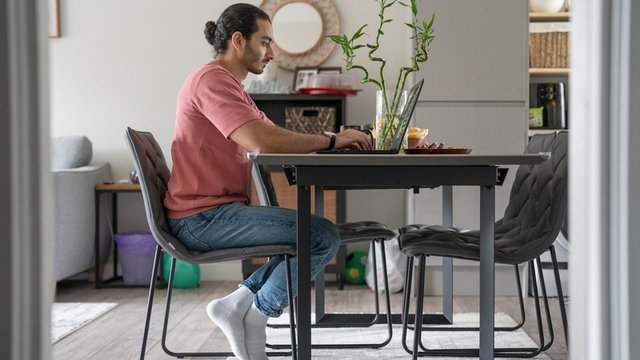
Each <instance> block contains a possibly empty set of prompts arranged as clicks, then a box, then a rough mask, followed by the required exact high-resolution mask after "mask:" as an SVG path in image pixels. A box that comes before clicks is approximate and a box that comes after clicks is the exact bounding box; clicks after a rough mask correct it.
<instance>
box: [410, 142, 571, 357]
mask: <svg viewBox="0 0 640 360" xmlns="http://www.w3.org/2000/svg"><path fill="white" fill-rule="evenodd" d="M526 152H527V153H538V152H550V153H551V158H550V159H549V160H547V161H545V162H543V163H541V164H538V165H522V166H520V167H519V168H518V171H517V173H516V178H515V180H514V183H513V187H512V188H511V193H510V198H509V204H508V205H507V208H506V210H505V213H504V217H503V218H502V219H500V220H498V221H497V222H496V223H495V262H496V263H501V264H511V265H518V264H522V263H528V264H529V266H530V269H531V273H532V274H533V272H534V271H535V270H534V266H533V261H536V262H537V264H538V270H539V271H538V273H539V276H540V280H541V287H540V288H541V290H542V295H543V300H544V305H545V311H546V318H547V327H548V330H549V335H550V339H549V342H548V343H545V339H544V332H543V325H542V320H541V316H540V304H539V299H538V287H537V284H536V279H535V278H536V277H535V276H531V280H532V283H533V290H534V296H535V298H534V301H535V305H536V314H537V317H538V330H539V336H540V337H539V344H540V345H539V347H538V348H525V349H496V350H495V354H496V355H497V356H513V357H531V356H535V355H537V354H538V353H540V352H542V351H544V350H546V349H548V348H549V347H550V346H551V344H552V343H553V328H552V326H551V320H550V316H549V306H548V302H547V296H546V289H545V286H544V277H543V274H542V266H540V258H539V256H540V255H541V254H542V253H543V252H545V251H547V250H550V251H551V255H552V260H553V262H554V275H555V276H556V279H557V280H559V273H558V266H557V260H556V256H555V250H554V247H553V243H554V241H555V239H556V237H557V236H558V234H559V233H560V229H561V227H562V224H563V222H564V219H565V214H566V210H567V133H566V132H559V133H551V134H545V135H534V136H533V137H532V138H531V139H530V141H529V144H528V146H527V148H526ZM399 241H400V247H401V249H402V252H403V253H404V254H406V255H407V256H409V261H408V263H409V264H408V266H407V269H408V271H409V272H411V271H412V269H413V266H412V265H413V259H414V258H415V257H417V258H418V260H419V270H418V271H419V274H418V275H419V280H418V291H417V292H418V293H417V295H416V296H417V299H422V298H423V296H424V272H425V259H426V257H427V256H442V257H453V258H460V259H468V260H476V261H478V260H479V259H480V233H479V231H466V230H460V229H456V228H448V227H443V226H432V227H423V228H420V229H416V230H413V231H407V232H406V233H404V234H402V235H400V237H399ZM406 280H407V282H410V281H411V274H410V273H409V274H407V279H406ZM556 286H557V290H558V300H559V305H560V311H561V313H562V317H563V325H564V331H565V337H566V333H567V324H566V310H565V308H564V299H563V298H562V285H561V284H560V281H556ZM410 300H411V295H410V287H409V286H406V287H405V299H404V306H403V334H402V342H403V346H404V347H405V350H407V352H409V353H411V354H412V355H413V358H414V359H415V358H416V357H417V356H424V355H431V356H433V355H437V356H445V355H449V356H478V355H477V354H478V351H477V349H462V350H455V349H445V350H429V349H426V348H425V347H424V345H422V341H421V332H422V322H421V319H422V317H421V316H415V319H416V323H415V324H414V332H415V333H414V343H413V347H412V349H408V347H407V345H406V333H407V326H408V324H407V319H408V314H409V305H410ZM416 314H422V301H416ZM419 348H422V349H423V350H424V351H419Z"/></svg>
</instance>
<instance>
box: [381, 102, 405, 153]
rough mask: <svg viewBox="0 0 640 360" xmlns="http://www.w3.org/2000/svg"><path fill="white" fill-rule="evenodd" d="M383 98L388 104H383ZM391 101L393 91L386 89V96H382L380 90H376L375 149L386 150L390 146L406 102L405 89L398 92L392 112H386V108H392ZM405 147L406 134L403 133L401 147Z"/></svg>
mask: <svg viewBox="0 0 640 360" xmlns="http://www.w3.org/2000/svg"><path fill="white" fill-rule="evenodd" d="M385 98H386V100H387V101H388V102H389V106H385ZM392 101H393V91H392V90H388V91H387V92H386V97H385V96H383V92H382V91H381V90H378V91H376V126H375V135H376V136H375V138H376V149H378V150H387V149H389V148H390V147H391V144H392V142H393V139H394V138H395V137H396V134H397V132H398V130H399V129H398V127H399V125H400V114H401V113H402V110H403V109H404V106H405V104H406V103H407V90H403V91H402V93H401V94H400V99H399V103H398V106H397V107H396V109H395V111H394V113H393V114H391V115H389V114H387V109H393V106H391V102H392ZM406 147H407V134H406V133H405V134H404V138H403V141H402V148H406Z"/></svg>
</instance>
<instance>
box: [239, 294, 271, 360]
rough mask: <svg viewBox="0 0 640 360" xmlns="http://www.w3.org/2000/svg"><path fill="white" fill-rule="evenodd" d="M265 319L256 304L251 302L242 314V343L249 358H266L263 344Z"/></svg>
mask: <svg viewBox="0 0 640 360" xmlns="http://www.w3.org/2000/svg"><path fill="white" fill-rule="evenodd" d="M267 320H269V317H268V316H267V315H265V314H263V313H262V312H261V311H260V310H258V308H257V307H256V304H252V305H251V307H250V308H249V310H248V311H247V313H246V315H245V316H244V345H245V347H246V349H247V354H249V359H251V360H268V359H269V358H268V357H267V352H266V349H265V344H266V342H267Z"/></svg>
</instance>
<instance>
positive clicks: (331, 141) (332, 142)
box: [323, 131, 336, 150]
mask: <svg viewBox="0 0 640 360" xmlns="http://www.w3.org/2000/svg"><path fill="white" fill-rule="evenodd" d="M323 135H324V136H327V137H329V146H327V148H326V149H325V150H331V149H333V147H334V146H336V133H332V132H331V131H325V132H324V133H323Z"/></svg>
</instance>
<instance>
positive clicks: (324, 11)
mask: <svg viewBox="0 0 640 360" xmlns="http://www.w3.org/2000/svg"><path fill="white" fill-rule="evenodd" d="M260 8H261V9H262V10H264V12H266V13H267V14H268V15H269V17H270V18H271V22H272V24H273V37H274V43H273V49H274V51H275V53H276V58H275V62H276V63H277V64H278V66H280V68H282V69H285V70H294V69H295V68H298V67H311V66H318V65H320V64H322V63H323V62H324V61H325V60H326V59H327V58H328V57H329V55H331V53H332V52H333V49H335V44H334V43H333V42H332V41H330V40H329V39H327V35H329V34H337V33H339V32H340V19H339V18H338V11H337V10H336V7H335V5H334V3H333V1H331V0H262V3H261V4H260Z"/></svg>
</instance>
